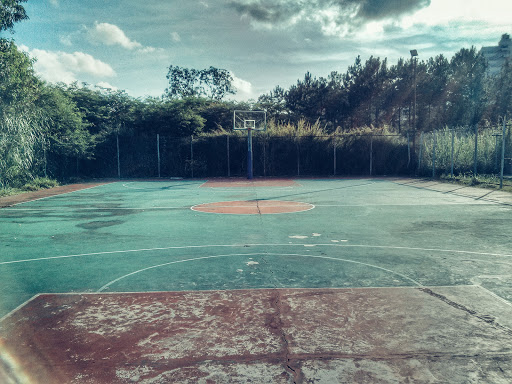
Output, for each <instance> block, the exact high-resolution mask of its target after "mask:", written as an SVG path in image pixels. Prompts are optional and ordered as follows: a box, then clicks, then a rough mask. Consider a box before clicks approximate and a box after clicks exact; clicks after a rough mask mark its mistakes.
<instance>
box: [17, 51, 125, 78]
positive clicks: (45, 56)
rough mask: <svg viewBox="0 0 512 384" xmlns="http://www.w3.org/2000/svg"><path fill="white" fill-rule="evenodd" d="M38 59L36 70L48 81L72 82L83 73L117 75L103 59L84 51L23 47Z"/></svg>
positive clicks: (103, 75)
mask: <svg viewBox="0 0 512 384" xmlns="http://www.w3.org/2000/svg"><path fill="white" fill-rule="evenodd" d="M23 50H24V51H27V52H28V53H29V54H30V55H31V56H32V57H35V58H36V59H37V61H36V62H35V64H34V69H35V70H36V72H37V73H38V74H39V75H40V76H41V77H42V78H43V79H44V80H46V81H49V82H54V83H56V82H63V83H68V84H69V83H72V82H73V81H77V76H78V75H81V74H87V75H92V76H94V77H99V78H101V77H113V76H115V75H116V73H115V71H114V70H113V69H112V67H111V66H110V65H108V64H106V63H104V62H102V61H101V60H98V59H95V58H94V57H92V56H91V55H89V54H87V53H83V52H73V53H66V52H60V51H56V52H55V51H45V50H42V49H32V50H30V49H28V48H27V47H23Z"/></svg>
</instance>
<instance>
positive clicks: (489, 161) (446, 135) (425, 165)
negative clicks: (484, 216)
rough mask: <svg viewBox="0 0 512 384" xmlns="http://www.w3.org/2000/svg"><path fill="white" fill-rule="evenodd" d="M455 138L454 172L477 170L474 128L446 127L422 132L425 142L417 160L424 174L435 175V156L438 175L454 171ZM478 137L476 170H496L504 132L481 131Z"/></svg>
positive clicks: (484, 171) (421, 172)
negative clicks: (433, 172)
mask: <svg viewBox="0 0 512 384" xmlns="http://www.w3.org/2000/svg"><path fill="white" fill-rule="evenodd" d="M452 139H453V173H454V175H459V174H466V173H473V172H474V165H475V131H474V130H468V129H463V128H460V129H455V130H452V129H448V128H445V129H441V130H438V131H435V132H429V133H426V134H424V135H423V141H422V143H420V148H419V152H420V153H421V158H420V159H418V160H419V161H420V167H419V173H420V174H421V175H431V174H432V169H433V162H434V158H435V170H436V175H441V174H450V173H451V167H452ZM477 140H478V142H477V156H476V161H477V164H476V165H477V173H486V174H492V173H497V172H498V171H499V160H500V159H501V143H502V142H501V140H502V138H501V132H500V131H498V130H497V129H495V130H493V129H487V130H484V131H480V132H478V137H477ZM506 140H507V139H506ZM434 147H435V148H434ZM434 149H435V152H434ZM509 155H510V154H509Z"/></svg>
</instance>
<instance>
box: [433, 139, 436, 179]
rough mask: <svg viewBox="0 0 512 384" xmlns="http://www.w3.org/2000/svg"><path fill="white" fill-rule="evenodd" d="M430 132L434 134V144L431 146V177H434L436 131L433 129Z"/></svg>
mask: <svg viewBox="0 0 512 384" xmlns="http://www.w3.org/2000/svg"><path fill="white" fill-rule="evenodd" d="M432 134H433V135H434V145H433V146H432V178H433V179H435V177H436V146H437V136H436V131H433V132H432Z"/></svg>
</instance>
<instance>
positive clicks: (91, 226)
mask: <svg viewBox="0 0 512 384" xmlns="http://www.w3.org/2000/svg"><path fill="white" fill-rule="evenodd" d="M123 223H124V221H121V220H110V221H90V222H88V223H82V224H77V227H79V228H83V229H87V230H96V229H101V228H108V227H113V226H114V225H120V224H123Z"/></svg>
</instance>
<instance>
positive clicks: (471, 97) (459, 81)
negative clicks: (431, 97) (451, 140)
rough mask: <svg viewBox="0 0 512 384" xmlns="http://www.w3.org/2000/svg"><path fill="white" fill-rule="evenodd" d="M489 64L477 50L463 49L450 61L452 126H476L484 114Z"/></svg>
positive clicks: (449, 102) (450, 116) (449, 110)
mask: <svg viewBox="0 0 512 384" xmlns="http://www.w3.org/2000/svg"><path fill="white" fill-rule="evenodd" d="M485 71H486V63H485V60H484V58H483V56H482V55H481V54H478V53H477V51H476V49H475V47H471V48H470V49H467V48H462V49H461V50H460V51H459V52H457V53H456V54H455V56H454V57H453V58H452V60H451V61H450V76H449V78H448V84H447V87H448V92H449V95H448V96H449V99H448V114H449V124H450V125H452V126H456V125H460V126H463V125H471V126H472V125H475V124H477V123H478V122H479V121H480V119H481V117H482V114H483V106H484V100H483V96H484V92H483V91H484V80H485Z"/></svg>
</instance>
